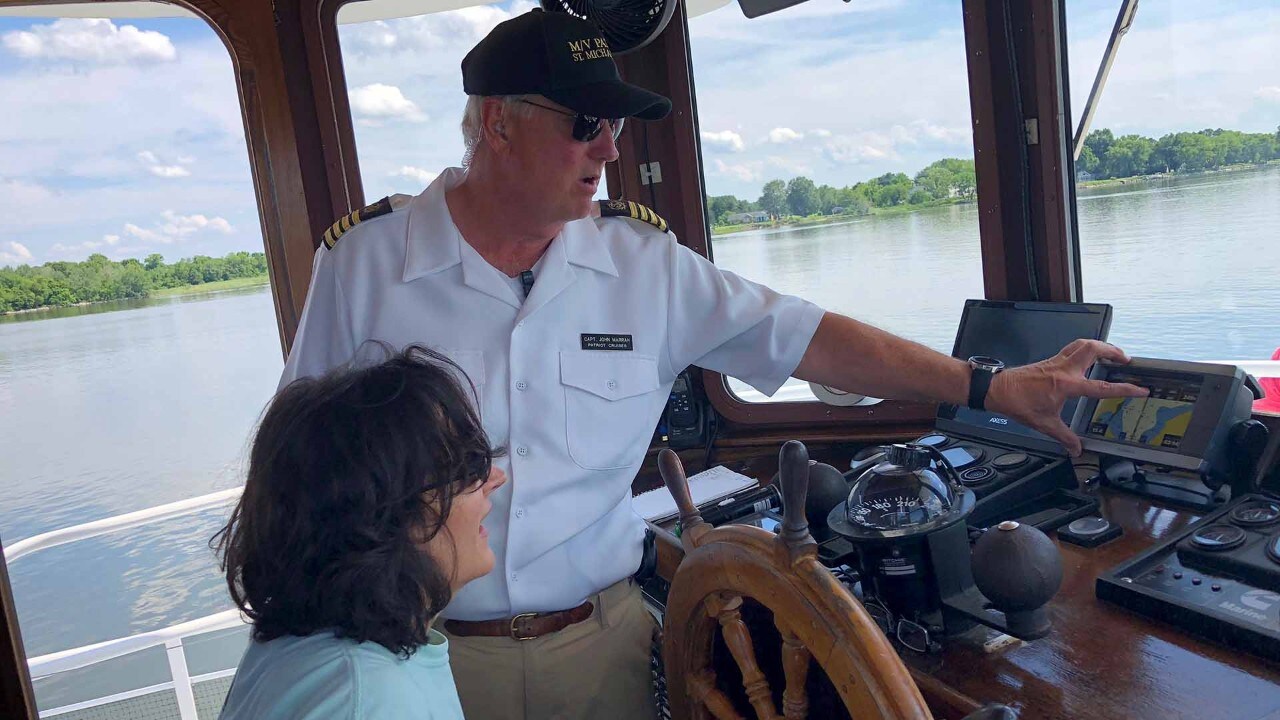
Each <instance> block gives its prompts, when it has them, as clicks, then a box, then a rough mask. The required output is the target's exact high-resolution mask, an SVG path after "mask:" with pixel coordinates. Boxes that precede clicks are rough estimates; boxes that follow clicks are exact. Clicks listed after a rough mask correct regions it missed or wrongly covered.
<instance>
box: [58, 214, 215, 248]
mask: <svg viewBox="0 0 1280 720" xmlns="http://www.w3.org/2000/svg"><path fill="white" fill-rule="evenodd" d="M204 230H209V231H213V232H218V233H222V234H223V235H230V234H231V233H232V232H233V231H234V228H232V227H231V223H229V222H227V220H226V218H222V217H208V216H206V215H200V214H195V215H179V214H177V213H175V212H174V211H172V210H165V211H164V212H162V213H160V220H159V221H158V222H156V223H155V224H154V226H153V227H151V228H144V227H141V226H139V225H135V224H134V223H125V224H124V234H125V235H128V236H130V237H132V238H135V239H137V240H141V241H142V242H143V243H146V244H149V245H171V244H173V243H174V242H175V241H177V240H182V239H184V238H186V237H187V236H189V235H192V234H194V233H197V232H200V231H204ZM112 238H114V240H113V239H112ZM103 240H104V241H105V242H106V243H107V244H108V245H115V244H117V243H118V242H119V241H120V237H119V236H118V235H106V236H104V237H103ZM84 245H89V243H84ZM55 248H56V246H55Z"/></svg>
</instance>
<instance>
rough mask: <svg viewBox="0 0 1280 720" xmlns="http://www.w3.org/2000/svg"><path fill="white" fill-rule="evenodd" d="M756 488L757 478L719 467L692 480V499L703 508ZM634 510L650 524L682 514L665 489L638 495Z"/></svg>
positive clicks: (708, 470)
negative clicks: (708, 504) (704, 505)
mask: <svg viewBox="0 0 1280 720" xmlns="http://www.w3.org/2000/svg"><path fill="white" fill-rule="evenodd" d="M755 486H756V481H755V478H749V477H747V476H746V475H743V474H742V473H736V472H734V471H732V470H730V469H729V468H727V467H725V466H723V465H717V466H715V467H713V468H709V469H707V470H703V471H702V472H700V473H698V474H697V475H693V476H691V477H690V478H689V495H690V496H692V498H693V504H694V505H698V506H702V505H703V504H705V503H709V502H714V501H716V500H721V499H724V498H726V497H728V496H730V495H732V494H734V493H736V492H741V491H742V490H746V489H748V488H753V487H755ZM632 507H634V508H635V511H636V514H637V515H639V516H640V517H642V518H644V519H645V520H648V521H649V522H663V521H665V520H670V519H671V518H673V517H676V516H677V515H679V514H680V510H679V509H678V508H677V507H676V499H675V498H674V497H672V496H671V491H669V490H667V488H666V486H665V485H664V486H662V487H660V488H656V489H654V490H650V491H648V492H643V493H640V494H639V495H636V496H635V497H634V498H632Z"/></svg>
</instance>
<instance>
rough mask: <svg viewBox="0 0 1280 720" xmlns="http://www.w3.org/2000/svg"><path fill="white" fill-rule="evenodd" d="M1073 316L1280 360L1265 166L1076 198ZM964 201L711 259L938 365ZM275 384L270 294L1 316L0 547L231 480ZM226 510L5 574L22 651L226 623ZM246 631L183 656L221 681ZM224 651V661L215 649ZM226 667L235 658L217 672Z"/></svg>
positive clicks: (1167, 347)
mask: <svg viewBox="0 0 1280 720" xmlns="http://www.w3.org/2000/svg"><path fill="white" fill-rule="evenodd" d="M1079 210H1080V235H1081V246H1082V255H1083V270H1084V278H1085V279H1084V290H1085V299H1086V300H1088V301H1091V302H1108V303H1111V304H1112V305H1113V306H1114V307H1115V316H1114V322H1113V325H1112V332H1111V339H1112V341H1113V342H1116V343H1117V344H1119V345H1121V346H1122V347H1124V348H1125V349H1126V350H1127V351H1129V352H1130V353H1132V354H1139V355H1148V356H1157V357H1175V358H1182V359H1241V360H1243V359H1267V358H1270V357H1271V353H1272V352H1273V351H1274V350H1275V349H1276V348H1277V347H1280V322H1277V320H1276V314H1277V311H1278V310H1280V283H1278V282H1277V278H1280V243H1277V242H1276V240H1275V238H1276V230H1275V229H1276V228H1277V227H1280V168H1275V167H1272V168H1269V169H1264V170H1255V171H1244V172H1235V173H1227V174H1221V175H1205V176H1199V177H1192V178H1180V179H1176V180H1174V179H1170V180H1163V181H1158V182H1154V183H1144V184H1142V185H1140V186H1135V185H1132V184H1130V185H1121V186H1115V187H1111V188H1107V189H1105V190H1096V191H1092V192H1089V193H1087V194H1083V195H1082V197H1081V198H1080V201H1079ZM978 237H979V235H978V217H977V207H976V206H975V205H972V204H969V205H957V206H951V207H943V208H934V209H928V210H924V211H920V212H915V213H910V214H904V215H897V216H886V217H871V218H865V219H861V220H858V221H855V222H851V223H845V224H840V225H831V226H825V227H816V228H806V229H798V230H785V229H784V230H777V231H767V232H752V233H742V234H737V235H733V236H729V237H721V238H716V239H715V240H714V254H715V258H716V261H717V262H718V263H719V264H721V265H722V266H724V267H727V268H729V269H732V270H735V271H737V272H740V273H742V274H743V275H745V276H747V277H750V278H752V279H756V280H759V281H762V282H765V283H767V284H769V285H771V286H773V287H775V288H777V289H779V290H783V291H786V292H792V293H796V294H799V295H802V296H805V297H808V298H810V299H812V300H814V301H816V302H818V303H819V304H822V305H824V306H825V307H827V308H829V309H832V310H838V311H841V312H845V313H847V314H851V315H854V316H855V317H859V318H861V319H864V320H868V321H871V322H874V323H876V324H879V325H881V326H882V327H885V328H887V329H890V330H892V331H894V332H897V333H900V334H903V335H906V336H908V337H911V338H913V339H916V340H919V341H921V342H924V343H925V344H928V345H930V346H932V347H935V348H937V349H940V350H943V351H945V352H949V351H950V349H951V344H952V341H953V338H954V333H955V327H956V323H957V321H958V320H959V315H960V308H961V306H962V303H963V301H964V299H965V298H970V297H981V295H982V283H981V267H980V260H979V247H978ZM281 367H282V359H281V354H280V341H279V338H278V335H277V331H276V323H275V320H274V317H273V315H272V304H271V296H270V293H269V292H268V291H267V289H266V288H265V287H262V288H253V289H248V290H242V291H234V292H228V293H220V294H212V295H205V296H192V297H186V298H168V299H158V300H146V301H137V302H131V303H119V304H116V305H113V306H94V307H92V308H76V309H71V310H68V311H60V312H58V313H56V314H53V315H50V314H31V315H23V316H18V317H11V318H3V319H0V438H3V439H4V440H3V451H0V478H3V487H4V491H3V493H2V494H0V538H3V540H4V542H5V543H6V544H10V543H12V542H14V541H16V540H19V539H21V538H24V537H29V536H31V535H34V534H37V533H41V532H45V531H48V530H53V529H56V528H60V527H66V526H69V525H73V524H77V523H81V522H86V521H89V520H93V519H97V518H102V517H107V516H110V515H115V514H119V513H124V512H130V511H133V510H139V509H142V508H146V507H151V506H154V505H158V504H161V503H166V502H172V501H175V500H180V499H183V498H188V497H193V496H197V495H202V494H206V493H209V492H213V491H215V490H220V489H224V488H228V487H232V486H235V485H238V484H240V483H241V482H242V471H243V466H242V462H243V458H244V457H245V456H246V454H247V445H248V442H249V440H250V435H251V432H252V428H253V425H254V422H255V420H256V418H257V417H258V414H259V413H260V412H261V410H262V409H263V407H264V405H265V404H266V402H267V401H268V399H269V398H270V396H271V393H272V392H273V391H274V389H275V385H276V380H277V378H278V376H279V372H280V369H281ZM224 513H225V510H223V509H219V510H211V511H208V512H205V513H201V514H198V515H194V516H189V517H187V518H183V519H178V520H173V521H168V522H163V523H159V524H156V525H153V526H147V527H144V528H141V529H137V530H132V531H127V532H121V533H115V534H112V535H107V536H104V537H100V538H95V539H92V540H87V541H84V542H80V543H76V544H73V545H67V546H62V547H58V548H55V549H52V550H48V551H45V552H42V553H38V554H36V555H33V556H29V557H27V558H23V559H20V560H18V561H17V562H15V563H13V564H12V565H11V566H10V568H9V574H10V579H11V581H12V584H13V587H14V593H15V596H16V600H17V605H18V611H19V616H20V619H21V629H22V633H23V637H24V641H25V644H26V647H27V652H28V654H29V655H31V656H36V655H41V654H44V653H48V652H53V651H57V650H63V649H67V648H70V647H76V646H80V645H84V644H88V643H93V642H98V641H102V640H106V639H110V638H114V637H121V636H125V635H130V634H134V633H139V632H143V631H146V630H151V629H156V628H160V627H165V626H168V625H171V624H173V623H177V622H181V621H184V620H189V619H194V618H197V617H201V616H204V615H208V614H211V613H214V612H218V611H220V610H224V609H227V608H228V607H230V603H229V600H228V599H227V596H226V591H225V588H224V586H223V584H222V581H221V579H220V577H219V575H218V573H217V569H216V566H215V563H214V559H213V554H212V552H211V551H210V550H209V549H208V547H207V545H206V543H207V541H208V539H209V537H210V536H211V535H212V534H213V532H214V531H215V530H216V529H217V527H218V524H219V522H220V521H221V520H222V518H223V515H224ZM236 642H241V643H242V642H243V640H242V639H241V636H237V638H233V639H231V640H230V641H229V645H228V644H227V643H224V644H223V646H221V647H219V646H217V645H216V643H214V644H212V645H211V646H210V647H209V648H206V650H208V652H207V653H206V655H208V658H207V659H202V658H201V656H200V652H199V651H198V649H196V650H192V651H190V654H191V656H192V664H193V669H194V671H196V672H204V671H210V670H214V669H218V668H217V664H218V662H219V660H217V659H214V658H215V656H216V657H221V658H225V657H226V656H227V655H228V652H230V654H231V657H234V646H235V643H236ZM228 648H230V650H228ZM233 662H234V660H233ZM164 667H165V666H164V661H163V656H162V655H160V654H158V653H152V654H151V655H150V656H149V657H145V658H141V659H138V660H137V661H136V662H135V665H134V666H133V667H130V668H127V669H117V672H115V673H113V674H114V676H115V678H114V679H112V680H111V681H108V680H105V679H103V678H102V677H100V676H102V675H103V673H99V674H98V675H97V676H94V675H90V674H87V673H77V674H76V675H75V677H67V678H60V679H58V680H55V681H50V682H45V683H41V684H39V685H38V695H39V696H40V704H41V706H42V707H53V706H57V705H61V704H63V703H66V702H74V701H77V700H80V699H83V698H86V697H92V696H95V695H100V694H105V693H106V692H111V691H113V689H122V688H116V687H115V685H113V684H112V683H113V682H116V681H117V680H118V678H119V677H122V676H124V675H128V676H130V677H137V678H141V679H139V680H138V682H143V683H144V684H145V683H149V682H160V681H162V680H163V679H164Z"/></svg>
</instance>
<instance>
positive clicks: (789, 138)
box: [769, 127, 804, 144]
mask: <svg viewBox="0 0 1280 720" xmlns="http://www.w3.org/2000/svg"><path fill="white" fill-rule="evenodd" d="M803 139H804V133H798V132H796V131H795V130H792V129H791V128H788V127H777V128H774V129H772V130H770V131H769V142H771V143H776V144H782V143H791V142H795V141H797V140H803Z"/></svg>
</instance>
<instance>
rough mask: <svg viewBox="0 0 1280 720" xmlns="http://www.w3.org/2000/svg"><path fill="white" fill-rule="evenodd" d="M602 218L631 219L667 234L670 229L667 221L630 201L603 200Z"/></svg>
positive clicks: (601, 203) (601, 205) (601, 207)
mask: <svg viewBox="0 0 1280 720" xmlns="http://www.w3.org/2000/svg"><path fill="white" fill-rule="evenodd" d="M600 217H629V218H631V219H632V220H639V221H640V222H642V223H648V224H649V225H652V226H654V227H656V228H658V229H659V230H661V231H662V232H667V229H668V226H667V221H666V220H663V219H662V217H661V216H660V215H658V213H656V212H654V211H653V210H650V209H649V208H647V207H645V206H644V205H641V204H640V203H638V202H632V201H630V200H601V201H600Z"/></svg>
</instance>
